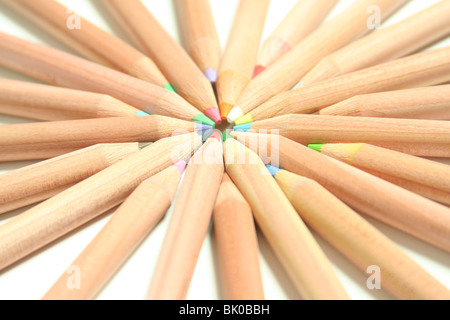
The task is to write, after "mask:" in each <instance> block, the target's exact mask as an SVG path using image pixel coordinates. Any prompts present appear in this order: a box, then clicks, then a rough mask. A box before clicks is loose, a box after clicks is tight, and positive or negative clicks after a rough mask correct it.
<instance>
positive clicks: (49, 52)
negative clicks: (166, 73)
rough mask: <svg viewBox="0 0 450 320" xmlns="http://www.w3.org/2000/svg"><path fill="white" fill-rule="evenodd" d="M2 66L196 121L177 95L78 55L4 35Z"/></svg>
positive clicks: (0, 38)
mask: <svg viewBox="0 0 450 320" xmlns="http://www.w3.org/2000/svg"><path fill="white" fill-rule="evenodd" d="M0 65H2V66H4V67H6V68H9V69H12V70H15V71H17V72H20V73H23V74H25V75H27V76H30V77H32V78H36V79H39V80H41V81H43V82H48V83H50V84H53V85H57V86H61V87H67V88H72V89H77V90H84V91H91V92H96V93H102V94H107V95H110V96H112V97H114V98H116V99H119V100H121V101H123V102H125V103H128V104H130V105H132V106H133V107H136V108H138V109H140V110H143V111H145V112H147V113H156V114H160V115H165V116H171V117H174V118H179V119H184V120H193V119H195V117H196V116H197V115H198V114H199V113H200V112H199V111H198V110H197V109H196V108H194V107H193V106H192V105H190V104H189V103H188V102H186V101H185V100H184V99H182V98H181V97H180V96H178V95H177V94H175V93H173V92H171V91H169V90H166V89H164V88H161V87H159V86H156V85H153V84H151V83H149V82H147V81H143V80H140V79H137V78H135V77H132V76H129V75H127V74H125V73H121V72H119V71H116V70H113V69H110V68H107V67H104V66H102V65H99V64H96V63H94V62H91V61H88V60H85V59H83V58H79V57H77V56H74V55H71V54H68V53H65V52H62V51H59V50H56V49H53V48H50V47H47V46H44V45H40V44H36V43H32V42H29V41H26V40H23V39H20V38H17V37H14V36H11V35H8V34H6V33H0Z"/></svg>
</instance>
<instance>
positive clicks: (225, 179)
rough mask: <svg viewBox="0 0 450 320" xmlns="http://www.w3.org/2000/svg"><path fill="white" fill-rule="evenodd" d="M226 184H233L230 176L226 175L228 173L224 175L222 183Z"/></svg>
mask: <svg viewBox="0 0 450 320" xmlns="http://www.w3.org/2000/svg"><path fill="white" fill-rule="evenodd" d="M224 182H231V178H230V176H229V175H228V173H226V172H225V173H224V174H223V178H222V183H224Z"/></svg>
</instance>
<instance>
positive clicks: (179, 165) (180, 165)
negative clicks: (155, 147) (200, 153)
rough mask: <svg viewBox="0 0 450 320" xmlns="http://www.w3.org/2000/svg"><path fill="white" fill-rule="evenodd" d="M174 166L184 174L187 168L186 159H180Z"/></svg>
mask: <svg viewBox="0 0 450 320" xmlns="http://www.w3.org/2000/svg"><path fill="white" fill-rule="evenodd" d="M174 166H175V167H177V169H178V171H179V172H180V174H183V172H184V169H185V168H186V162H185V161H184V160H180V161H178V162H177V163H175V164H174Z"/></svg>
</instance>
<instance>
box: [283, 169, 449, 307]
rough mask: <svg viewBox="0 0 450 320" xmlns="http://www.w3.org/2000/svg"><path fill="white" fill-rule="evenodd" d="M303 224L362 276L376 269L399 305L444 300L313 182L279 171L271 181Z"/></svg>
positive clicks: (439, 287)
mask: <svg viewBox="0 0 450 320" xmlns="http://www.w3.org/2000/svg"><path fill="white" fill-rule="evenodd" d="M275 178H276V180H277V182H278V184H279V185H280V187H281V188H282V189H283V191H284V192H285V194H286V196H287V197H288V198H289V200H290V201H291V203H292V204H293V206H294V207H295V208H296V209H297V212H298V213H299V214H300V216H301V217H302V219H304V221H305V223H306V224H307V225H308V226H309V227H310V228H312V229H314V230H315V231H316V232H317V233H318V234H320V235H321V236H322V237H323V238H325V239H326V240H327V241H328V242H329V243H330V244H331V245H332V246H333V247H335V248H336V249H338V250H339V251H340V252H341V253H342V254H343V255H344V256H346V257H347V258H348V259H349V260H350V261H351V262H353V263H354V264H355V265H356V266H357V267H358V268H359V269H361V271H362V272H364V274H366V272H367V269H368V268H369V267H370V266H374V265H375V266H377V267H379V268H380V270H381V282H382V288H383V289H386V290H387V291H388V292H390V293H391V294H392V295H393V296H394V297H396V298H397V299H400V300H447V299H449V297H450V292H449V290H448V289H447V288H446V287H445V286H444V285H443V284H441V283H440V282H439V281H437V280H436V279H435V278H434V277H432V276H431V275H430V274H429V273H428V272H426V271H425V270H424V269H422V268H421V267H420V266H419V265H418V264H416V263H415V262H414V260H412V259H411V258H410V257H409V256H408V255H407V254H406V253H405V252H403V250H401V249H400V248H399V247H398V246H397V245H396V244H395V243H394V242H392V241H391V240H390V239H389V238H388V237H386V236H385V235H384V234H382V233H381V232H380V231H378V230H377V229H376V228H374V227H373V226H372V225H371V224H370V223H368V222H367V221H366V220H364V219H363V218H362V217H361V216H360V215H359V214H357V213H356V212H355V211H353V210H352V209H351V208H349V207H348V206H346V205H345V204H344V203H343V202H342V201H340V200H339V199H338V198H336V197H335V196H334V195H333V194H332V193H330V192H329V191H328V190H326V189H325V188H324V187H322V186H321V185H320V184H318V183H317V182H316V181H314V180H311V179H308V178H304V177H301V176H298V175H295V174H293V173H290V172H288V171H285V170H281V171H279V172H278V173H277V174H276V176H275Z"/></svg>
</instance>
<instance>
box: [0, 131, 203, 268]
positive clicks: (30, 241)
mask: <svg viewBox="0 0 450 320" xmlns="http://www.w3.org/2000/svg"><path fill="white" fill-rule="evenodd" d="M200 145H201V138H200V137H199V136H198V135H197V134H195V133H194V134H190V135H185V136H180V137H174V138H167V139H163V140H160V141H158V142H156V143H154V144H152V145H151V146H149V147H146V148H144V149H142V151H140V152H138V153H137V154H135V155H131V156H129V157H128V158H126V159H124V160H122V161H119V162H117V163H116V164H114V165H112V166H110V167H109V168H107V169H105V170H103V171H101V172H99V173H97V174H95V175H94V176H92V177H90V178H88V179H86V180H84V181H82V182H80V183H78V184H76V185H75V186H73V187H72V188H69V189H67V190H66V191H64V192H62V193H60V194H58V195H56V196H54V197H53V198H51V199H49V200H47V201H45V202H43V203H41V204H39V205H37V206H35V207H33V208H31V209H30V210H28V211H26V212H24V213H23V214H21V215H19V216H17V217H15V218H13V219H12V220H10V221H8V222H7V223H5V224H3V225H2V226H0V270H3V269H4V268H6V267H8V266H10V265H11V264H13V263H15V262H17V261H19V260H20V259H22V258H24V257H26V256H27V255H29V254H31V253H33V252H35V251H36V250H38V249H40V248H42V247H44V246H45V245H47V244H49V243H51V242H52V241H54V240H56V239H58V238H60V237H62V236H63V235H65V234H67V233H68V232H70V231H72V230H75V229H76V228H78V227H79V226H81V225H83V224H85V223H86V222H88V221H90V220H92V219H94V218H96V217H98V216H99V215H101V214H102V213H104V212H106V211H108V210H110V209H112V208H114V207H116V206H117V205H119V204H121V203H122V202H123V201H124V200H125V199H126V198H127V197H128V196H129V195H130V194H131V193H132V192H133V191H134V190H135V189H136V188H137V187H138V186H139V184H140V183H141V182H142V181H144V180H146V179H148V178H149V177H151V176H153V175H155V174H156V173H158V172H160V171H162V170H164V169H166V168H168V167H169V166H171V165H172V164H173V163H174V162H177V161H178V160H179V159H184V160H187V159H188V158H189V157H190V156H191V154H192V152H193V151H194V150H196V149H197V148H198V147H199V146H200Z"/></svg>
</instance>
